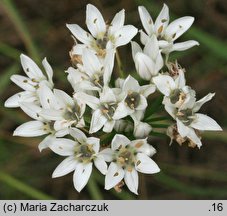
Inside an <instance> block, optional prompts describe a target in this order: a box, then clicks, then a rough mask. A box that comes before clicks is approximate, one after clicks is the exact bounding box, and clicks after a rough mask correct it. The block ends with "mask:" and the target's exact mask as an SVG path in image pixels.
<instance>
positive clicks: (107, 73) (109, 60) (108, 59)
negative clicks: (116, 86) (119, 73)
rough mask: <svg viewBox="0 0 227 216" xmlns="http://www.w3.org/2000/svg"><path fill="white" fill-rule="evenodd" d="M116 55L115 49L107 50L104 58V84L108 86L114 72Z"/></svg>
mask: <svg viewBox="0 0 227 216" xmlns="http://www.w3.org/2000/svg"><path fill="white" fill-rule="evenodd" d="M114 57H115V51H114V50H113V49H110V50H107V51H106V56H105V60H104V74H103V83H104V86H108V84H109V82H110V79H111V75H112V72H113V67H114Z"/></svg>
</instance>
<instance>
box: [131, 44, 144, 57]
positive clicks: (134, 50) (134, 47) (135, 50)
mask: <svg viewBox="0 0 227 216" xmlns="http://www.w3.org/2000/svg"><path fill="white" fill-rule="evenodd" d="M131 46H132V58H133V61H135V56H136V53H138V52H143V50H142V48H141V47H140V45H139V44H138V43H136V42H135V41H132V42H131Z"/></svg>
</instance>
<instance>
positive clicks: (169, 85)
mask: <svg viewBox="0 0 227 216" xmlns="http://www.w3.org/2000/svg"><path fill="white" fill-rule="evenodd" d="M153 82H154V84H155V85H156V87H157V88H158V90H159V91H160V92H161V93H162V94H164V95H165V96H169V95H170V93H171V91H172V90H174V89H175V88H176V85H175V82H174V80H173V78H172V77H170V76H168V75H162V74H159V75H158V76H156V77H153Z"/></svg>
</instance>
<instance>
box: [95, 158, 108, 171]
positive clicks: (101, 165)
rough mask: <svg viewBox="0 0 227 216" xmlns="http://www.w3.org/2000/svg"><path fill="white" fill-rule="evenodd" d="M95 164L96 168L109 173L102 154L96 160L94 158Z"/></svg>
mask: <svg viewBox="0 0 227 216" xmlns="http://www.w3.org/2000/svg"><path fill="white" fill-rule="evenodd" d="M94 164H95V166H96V168H97V169H98V170H99V171H100V172H101V173H102V174H103V175H106V173H107V164H106V162H105V160H104V158H103V156H102V155H98V156H97V157H96V158H95V160H94Z"/></svg>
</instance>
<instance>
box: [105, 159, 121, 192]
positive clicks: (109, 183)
mask: <svg viewBox="0 0 227 216" xmlns="http://www.w3.org/2000/svg"><path fill="white" fill-rule="evenodd" d="M123 178H124V170H123V169H122V168H121V167H119V166H118V165H117V164H116V163H113V162H112V163H111V164H110V166H109V168H108V170H107V174H106V177H105V189H106V190H109V189H111V188H112V187H114V186H115V185H117V184H118V183H119V182H120V181H121V180H122V179H123Z"/></svg>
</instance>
